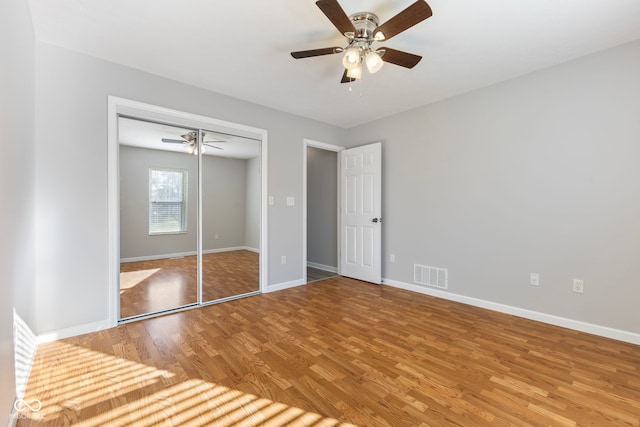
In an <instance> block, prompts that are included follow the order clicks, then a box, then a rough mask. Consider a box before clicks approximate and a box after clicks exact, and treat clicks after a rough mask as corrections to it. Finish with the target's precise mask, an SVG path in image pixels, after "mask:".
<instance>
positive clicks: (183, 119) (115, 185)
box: [107, 96, 268, 327]
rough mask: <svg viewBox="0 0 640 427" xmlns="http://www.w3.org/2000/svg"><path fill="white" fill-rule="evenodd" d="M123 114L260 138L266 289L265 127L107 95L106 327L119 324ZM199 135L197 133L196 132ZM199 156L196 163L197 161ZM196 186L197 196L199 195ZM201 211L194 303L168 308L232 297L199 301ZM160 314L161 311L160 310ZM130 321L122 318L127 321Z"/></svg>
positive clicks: (262, 275) (263, 284)
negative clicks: (120, 124) (120, 120)
mask: <svg viewBox="0 0 640 427" xmlns="http://www.w3.org/2000/svg"><path fill="white" fill-rule="evenodd" d="M120 115H126V116H131V117H138V118H141V119H146V120H151V121H158V122H166V123H173V124H176V125H180V126H188V127H192V128H197V129H203V128H206V129H211V128H214V129H227V130H229V131H230V132H233V133H235V134H237V135H240V136H247V137H252V138H255V139H259V140H260V143H261V144H260V178H261V183H260V185H261V196H260V280H259V281H260V286H259V291H258V292H261V293H264V292H266V291H267V277H268V274H267V266H268V260H267V248H268V244H267V224H268V220H267V176H268V173H267V131H266V130H265V129H260V128H255V127H252V126H246V125H242V124H238V123H233V122H228V121H224V120H219V119H215V118H211V117H206V116H201V115H197V114H192V113H188V112H184V111H179V110H173V109H170V108H165V107H160V106H156V105H152V104H145V103H142V102H138V101H133V100H129V99H124V98H119V97H115V96H109V97H108V108H107V126H108V127H107V170H108V209H109V212H108V218H109V221H108V235H109V238H108V241H109V257H108V262H109V295H108V301H109V326H110V327H115V326H117V325H118V323H121V321H120V318H119V313H120V192H119V179H120V170H119V154H118V152H119V141H118V117H119V116H120ZM198 134H199V135H200V132H198ZM200 157H201V156H199V160H198V161H199V162H201V159H200ZM200 166H201V165H199V167H198V181H199V187H200V184H201V182H200V180H201V169H200ZM200 192H201V191H200V188H199V189H198V194H199V195H198V197H199V198H200V197H201V195H200ZM200 202H201V200H199V203H198V210H199V211H200V210H201V203H200ZM201 226H202V218H201V212H199V214H198V303H197V304H195V305H191V306H188V307H182V308H177V309H175V310H171V311H176V312H177V311H183V310H188V309H191V308H196V307H202V306H204V305H208V304H211V303H216V302H224V301H226V300H229V299H233V298H225V299H222V300H217V301H213V302H203V301H202V286H201V280H200V275H201V271H200V269H201V267H202V266H201V249H202V248H201V241H200V240H201V237H200V234H201ZM163 314H164V312H163ZM153 315H154V314H150V315H148V316H147V315H145V316H140V317H136V318H135V319H131V320H138V319H142V318H148V317H153ZM131 320H124V321H123V322H126V321H131Z"/></svg>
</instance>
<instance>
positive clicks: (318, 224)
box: [303, 140, 344, 283]
mask: <svg viewBox="0 0 640 427" xmlns="http://www.w3.org/2000/svg"><path fill="white" fill-rule="evenodd" d="M304 145H305V147H304V189H303V192H304V198H303V199H304V227H303V230H304V231H303V234H304V238H303V241H304V257H303V262H304V265H303V271H304V278H305V282H306V283H311V282H314V281H318V280H323V279H327V278H330V277H334V276H337V275H339V274H340V263H339V260H340V244H339V242H340V239H339V230H340V227H339V205H338V204H339V201H340V196H339V193H340V184H339V170H340V169H339V162H340V160H339V157H340V156H339V152H340V151H342V150H344V147H340V146H335V145H330V144H325V143H321V142H317V141H311V140H305V141H304Z"/></svg>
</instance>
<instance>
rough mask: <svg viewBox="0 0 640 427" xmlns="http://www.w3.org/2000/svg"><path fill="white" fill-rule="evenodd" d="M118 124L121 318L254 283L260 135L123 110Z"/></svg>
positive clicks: (234, 292) (254, 287)
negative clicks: (137, 116)
mask: <svg viewBox="0 0 640 427" xmlns="http://www.w3.org/2000/svg"><path fill="white" fill-rule="evenodd" d="M118 126H119V142H120V144H119V169H120V172H119V174H120V319H128V318H135V317H138V316H144V315H149V314H153V313H163V312H166V311H168V310H173V309H176V308H182V307H186V306H190V305H198V304H205V303H208V302H212V301H219V300H226V299H230V298H233V297H238V296H242V295H246V294H250V293H254V292H258V291H259V289H260V279H259V277H260V274H259V273H260V267H259V252H260V206H261V175H260V142H259V141H256V140H255V139H251V138H245V137H241V136H236V135H232V134H228V133H225V132H223V131H220V130H215V131H214V130H207V129H193V128H188V127H180V126H174V125H169V124H161V123H154V122H149V121H144V120H138V119H135V118H130V117H120V118H119V120H118ZM199 267H200V268H199ZM199 295H200V297H199Z"/></svg>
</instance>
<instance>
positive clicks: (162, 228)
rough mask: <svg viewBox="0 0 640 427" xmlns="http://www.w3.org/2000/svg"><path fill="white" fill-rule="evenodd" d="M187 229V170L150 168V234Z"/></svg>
mask: <svg viewBox="0 0 640 427" xmlns="http://www.w3.org/2000/svg"><path fill="white" fill-rule="evenodd" d="M186 231H187V171H186V170H179V169H161V168H149V234H167V233H184V232H186Z"/></svg>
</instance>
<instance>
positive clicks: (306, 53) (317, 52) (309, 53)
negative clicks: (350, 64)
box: [291, 47, 343, 59]
mask: <svg viewBox="0 0 640 427" xmlns="http://www.w3.org/2000/svg"><path fill="white" fill-rule="evenodd" d="M342 50H343V49H342V48H341V47H325V48H322V49H311V50H301V51H298V52H291V56H293V57H294V58H296V59H301V58H311V57H313V56H322V55H332V54H334V53H340V52H342Z"/></svg>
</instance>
